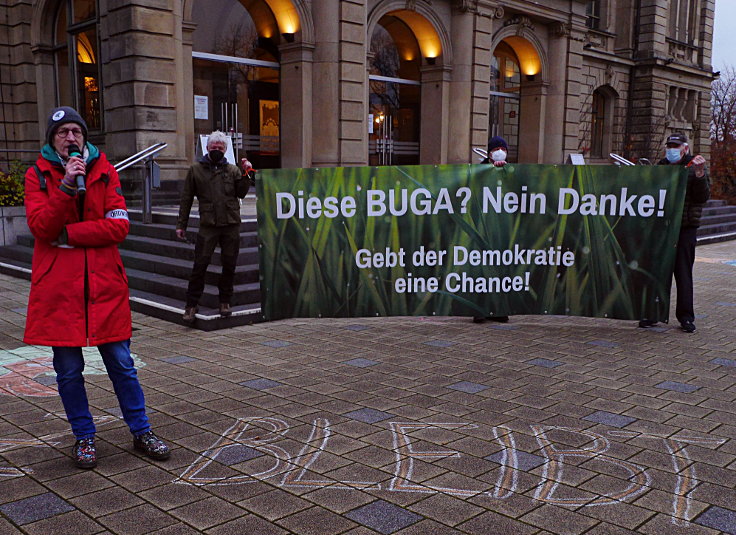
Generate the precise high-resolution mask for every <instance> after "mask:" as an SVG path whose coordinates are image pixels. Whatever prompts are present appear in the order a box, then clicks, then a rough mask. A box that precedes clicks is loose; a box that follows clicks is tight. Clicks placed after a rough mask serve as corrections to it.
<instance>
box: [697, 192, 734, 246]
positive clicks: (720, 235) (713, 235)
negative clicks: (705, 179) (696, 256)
mask: <svg viewBox="0 0 736 535" xmlns="http://www.w3.org/2000/svg"><path fill="white" fill-rule="evenodd" d="M727 240H736V206H729V205H728V204H726V201H719V200H710V201H708V202H707V203H706V205H705V207H703V217H702V218H701V220H700V228H699V229H698V245H705V244H708V243H717V242H722V241H727Z"/></svg>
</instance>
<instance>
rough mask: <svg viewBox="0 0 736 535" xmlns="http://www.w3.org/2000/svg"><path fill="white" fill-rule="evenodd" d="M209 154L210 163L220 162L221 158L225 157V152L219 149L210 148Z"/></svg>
mask: <svg viewBox="0 0 736 535" xmlns="http://www.w3.org/2000/svg"><path fill="white" fill-rule="evenodd" d="M209 155H210V161H211V162H212V163H220V162H221V161H222V159H223V158H224V157H225V153H224V152H222V151H221V150H211V151H210V152H209Z"/></svg>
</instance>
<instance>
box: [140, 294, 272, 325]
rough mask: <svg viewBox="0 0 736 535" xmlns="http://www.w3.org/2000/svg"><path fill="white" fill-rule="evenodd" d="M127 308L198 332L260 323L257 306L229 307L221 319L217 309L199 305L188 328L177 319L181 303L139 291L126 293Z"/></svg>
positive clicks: (260, 315) (259, 311) (182, 310)
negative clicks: (230, 308)
mask: <svg viewBox="0 0 736 535" xmlns="http://www.w3.org/2000/svg"><path fill="white" fill-rule="evenodd" d="M130 308H131V309H133V310H134V311H136V312H140V313H142V314H145V315H147V316H152V317H154V318H159V319H162V320H165V321H169V322H171V323H176V324H179V325H187V326H189V327H192V328H194V329H199V330H202V331H215V330H218V329H229V328H231V327H238V326H241V325H250V324H251V323H258V322H261V321H263V316H262V314H261V308H260V306H259V305H239V306H234V307H232V310H233V313H232V315H231V316H230V317H228V318H222V317H220V315H219V311H218V309H217V308H208V307H206V306H204V305H200V307H199V312H198V313H197V316H196V319H195V321H194V323H193V324H192V325H189V324H187V323H185V322H184V321H183V320H182V319H181V317H182V315H183V314H184V301H183V300H178V299H174V298H171V297H165V296H161V295H154V294H150V293H148V292H144V291H141V290H135V289H131V290H130Z"/></svg>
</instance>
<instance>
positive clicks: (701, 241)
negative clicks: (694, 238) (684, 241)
mask: <svg viewBox="0 0 736 535" xmlns="http://www.w3.org/2000/svg"><path fill="white" fill-rule="evenodd" d="M731 240H736V232H724V233H722V234H708V235H704V236H700V235H698V242H697V244H698V245H708V244H709V243H720V242H724V241H731Z"/></svg>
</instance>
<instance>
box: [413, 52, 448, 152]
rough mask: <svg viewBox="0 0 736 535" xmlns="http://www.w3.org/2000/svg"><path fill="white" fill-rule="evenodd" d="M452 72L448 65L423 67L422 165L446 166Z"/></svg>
mask: <svg viewBox="0 0 736 535" xmlns="http://www.w3.org/2000/svg"><path fill="white" fill-rule="evenodd" d="M450 73H451V69H450V68H449V67H446V66H442V65H438V66H433V65H428V66H424V67H422V72H421V76H422V99H421V100H422V104H421V107H422V109H421V113H420V116H421V127H420V128H421V130H420V137H419V163H420V164H422V165H429V164H442V163H447V146H448V139H449V121H448V116H449V100H450Z"/></svg>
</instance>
